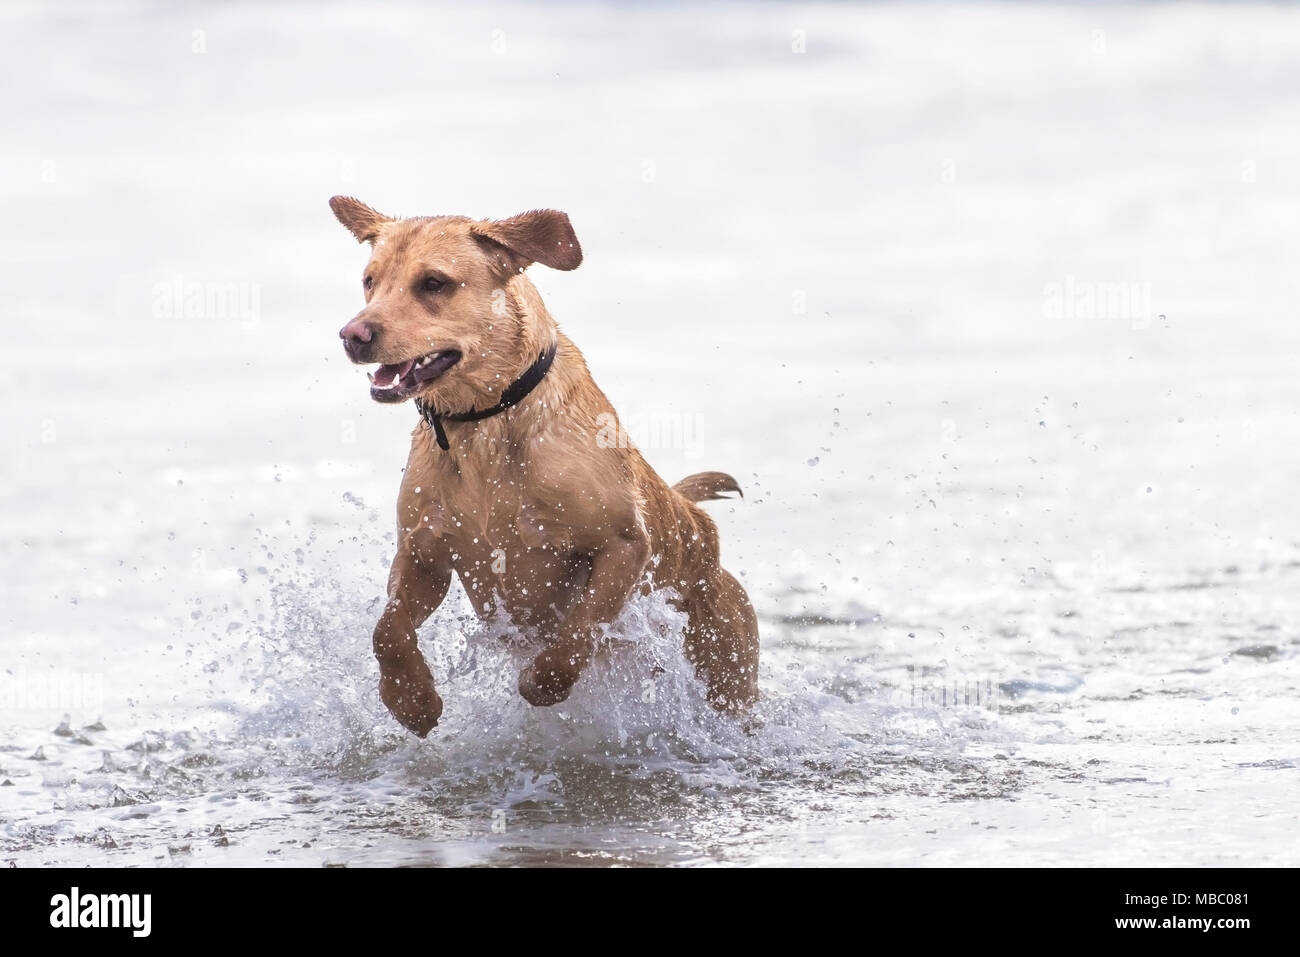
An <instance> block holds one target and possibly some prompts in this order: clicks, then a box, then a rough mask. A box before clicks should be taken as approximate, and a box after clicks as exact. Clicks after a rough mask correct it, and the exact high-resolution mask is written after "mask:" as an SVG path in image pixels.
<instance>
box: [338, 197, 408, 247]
mask: <svg viewBox="0 0 1300 957" xmlns="http://www.w3.org/2000/svg"><path fill="white" fill-rule="evenodd" d="M330 209H332V210H334V215H335V216H337V217H338V221H339V222H340V223H342V224H343V225H344V226H346V227H347V228H348V232H350V233H352V235H353V236H355V237H357V242H359V243H373V242H374V241H375V240H376V239H377V238H378V237H379V230H380V228H381V227H383V225H384V223H391V222H392V221H393V218H392V217H391V216H385V215H384V214H383V213H381V212H379V211H378V210H374V209H371V208H370V207H369V206H367V205H366V204H365V203H363V202H361V200H359V199H353V198H352V197H351V196H331V197H330Z"/></svg>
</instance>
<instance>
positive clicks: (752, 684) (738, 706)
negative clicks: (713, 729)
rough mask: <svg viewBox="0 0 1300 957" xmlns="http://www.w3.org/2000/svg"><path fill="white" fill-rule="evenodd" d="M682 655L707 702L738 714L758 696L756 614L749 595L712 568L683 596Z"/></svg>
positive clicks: (721, 569) (724, 570)
mask: <svg viewBox="0 0 1300 957" xmlns="http://www.w3.org/2000/svg"><path fill="white" fill-rule="evenodd" d="M686 611H687V614H688V615H689V616H690V624H689V625H688V626H687V630H686V647H685V651H686V658H687V660H688V661H690V662H691V664H692V665H694V667H695V673H696V674H697V675H698V676H699V677H700V678H701V679H702V680H703V681H704V683H705V687H706V689H707V692H706V693H707V694H708V699H709V703H710V704H711V705H713V707H715V708H717V709H718V710H719V711H725V712H728V713H732V714H738V713H742V712H744V711H746V710H747V709H748V708H749V707H750V705H752V704H753V703H754V702H755V701H757V700H758V617H757V616H756V615H755V614H754V608H753V606H752V605H751V604H750V603H749V596H748V595H746V594H745V590H744V589H743V588H742V587H741V586H740V582H738V581H736V579H735V578H733V577H732V575H731V573H730V572H728V571H727V570H726V569H724V568H718V569H717V570H716V571H715V572H714V574H713V575H712V576H710V577H709V578H707V579H705V580H704V581H703V582H702V583H701V584H699V585H698V586H697V587H696V588H694V589H692V591H691V594H690V595H689V596H688V597H687V599H686Z"/></svg>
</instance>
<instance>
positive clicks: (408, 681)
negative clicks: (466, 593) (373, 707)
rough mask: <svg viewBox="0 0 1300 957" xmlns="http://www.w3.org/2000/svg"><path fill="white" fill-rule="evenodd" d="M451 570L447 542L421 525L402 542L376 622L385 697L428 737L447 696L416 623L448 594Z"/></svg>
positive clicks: (388, 704) (377, 655) (387, 703)
mask: <svg viewBox="0 0 1300 957" xmlns="http://www.w3.org/2000/svg"><path fill="white" fill-rule="evenodd" d="M451 572H452V566H451V557H450V555H449V554H448V553H447V550H446V547H445V546H444V545H443V544H442V543H441V542H440V541H438V540H437V539H436V538H435V537H434V535H433V534H432V532H430V531H429V530H428V529H424V528H417V529H416V530H415V531H413V532H412V533H410V534H409V535H407V536H406V538H405V539H404V540H403V541H402V542H401V543H400V544H399V545H398V548H397V557H396V558H394V559H393V567H392V570H391V571H390V572H389V575H388V604H387V605H386V606H385V608H384V613H383V614H382V615H381V616H380V618H379V623H378V624H376V625H375V634H374V651H375V658H376V659H377V660H378V661H379V697H380V698H381V699H383V702H384V705H385V706H386V707H387V708H388V710H389V711H390V712H392V715H393V717H394V718H396V719H397V720H398V721H400V722H401V723H402V724H403V725H405V726H406V727H407V728H409V729H410V730H412V731H414V732H415V733H416V734H418V735H419V736H420V737H422V738H423V737H424V736H425V735H427V734H428V733H429V732H430V731H432V730H433V728H434V726H435V725H437V723H438V718H440V717H441V716H442V698H440V697H439V696H438V692H437V691H436V690H435V689H434V684H433V672H431V671H430V670H429V664H428V662H426V661H425V660H424V655H422V654H421V653H420V646H419V641H418V636H417V635H416V629H417V628H419V627H420V625H422V624H424V622H425V620H426V619H427V618H428V617H429V616H430V615H431V614H433V612H434V609H436V608H437V607H438V606H439V605H440V604H442V600H443V599H444V598H445V597H447V589H448V588H449V587H450V585H451Z"/></svg>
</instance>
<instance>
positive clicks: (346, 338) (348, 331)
mask: <svg viewBox="0 0 1300 957" xmlns="http://www.w3.org/2000/svg"><path fill="white" fill-rule="evenodd" d="M378 333H379V330H378V329H376V328H375V327H374V326H372V325H371V324H370V323H368V322H365V321H363V320H361V319H353V320H352V321H351V322H349V323H348V324H347V325H346V326H344V327H343V328H342V329H340V330H339V338H340V339H342V340H343V351H344V352H346V353H347V354H348V358H349V359H351V360H352V361H353V362H365V361H366V359H367V357H368V354H369V352H370V350H371V349H372V348H373V345H372V344H373V343H374V341H375V337H376V336H377V335H378Z"/></svg>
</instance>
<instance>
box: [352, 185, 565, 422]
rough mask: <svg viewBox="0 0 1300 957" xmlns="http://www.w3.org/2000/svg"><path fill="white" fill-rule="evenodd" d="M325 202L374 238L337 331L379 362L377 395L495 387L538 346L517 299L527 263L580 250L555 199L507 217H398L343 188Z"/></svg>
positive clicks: (476, 391) (471, 394) (355, 230)
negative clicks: (358, 299) (358, 302)
mask: <svg viewBox="0 0 1300 957" xmlns="http://www.w3.org/2000/svg"><path fill="white" fill-rule="evenodd" d="M330 208H331V209H332V210H334V215H335V216H337V217H338V219H339V222H341V223H342V224H343V225H344V226H346V227H347V228H348V230H349V231H350V232H351V233H352V235H353V236H355V237H356V238H357V239H358V240H359V241H360V242H364V243H370V245H371V246H372V247H373V250H372V252H371V256H370V262H369V263H367V264H366V268H365V272H364V274H363V277H362V289H363V291H364V294H365V298H366V305H365V307H364V308H363V309H362V310H361V311H360V312H359V313H357V315H356V318H354V319H353V320H352V321H351V322H349V323H348V324H347V325H345V326H344V327H343V328H342V330H340V332H339V336H340V337H341V338H342V339H343V349H344V351H345V352H346V353H347V355H348V358H350V359H351V360H352V361H353V362H356V363H359V364H368V363H379V368H378V369H376V370H375V372H374V373H373V374H372V375H371V385H370V395H371V398H373V399H375V400H376V401H378V402H401V401H403V400H405V399H410V398H413V397H415V396H420V397H422V398H425V399H428V400H430V401H431V402H432V403H433V404H434V406H435V407H439V408H443V409H447V410H448V411H457V409H456V405H457V404H458V403H465V402H468V401H482V400H483V399H484V398H487V397H492V396H499V395H500V393H501V392H502V390H504V389H505V388H506V387H507V386H508V385H509V384H510V383H511V381H512V380H513V379H514V378H515V377H516V376H518V375H519V374H520V373H521V372H522V371H523V369H524V368H527V366H528V365H529V364H530V363H531V362H532V361H533V360H535V359H536V358H537V355H536V352H535V351H534V350H535V349H536V347H537V343H536V339H535V330H529V329H527V328H525V313H526V310H525V309H523V308H521V303H520V298H521V296H525V297H526V296H527V295H528V290H531V286H529V285H528V284H527V282H526V280H523V279H522V276H521V274H522V273H523V270H524V269H526V268H527V267H528V266H529V265H531V264H532V263H534V262H539V263H542V264H543V265H546V266H550V267H552V268H553V269H576V268H578V265H579V264H580V263H581V262H582V249H581V248H580V247H579V245H578V237H577V236H575V235H574V232H573V227H572V226H571V225H570V224H569V217H568V216H566V215H565V214H564V213H561V212H556V211H555V210H551V209H540V210H534V211H532V212H528V213H521V214H519V215H518V216H512V217H510V218H509V219H502V220H474V219H468V218H466V217H464V216H427V217H419V218H414V219H394V218H392V217H389V216H385V215H384V214H382V213H380V212H377V211H375V210H373V209H371V208H370V207H369V206H367V205H366V204H365V203H362V202H360V201H358V200H355V199H353V198H352V197H350V196H335V197H334V198H333V199H331V200H330ZM525 286H526V287H527V289H525V288H524V287H525ZM530 332H531V333H533V334H532V335H530ZM530 353H531V355H530ZM492 401H495V399H493V400H492Z"/></svg>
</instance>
